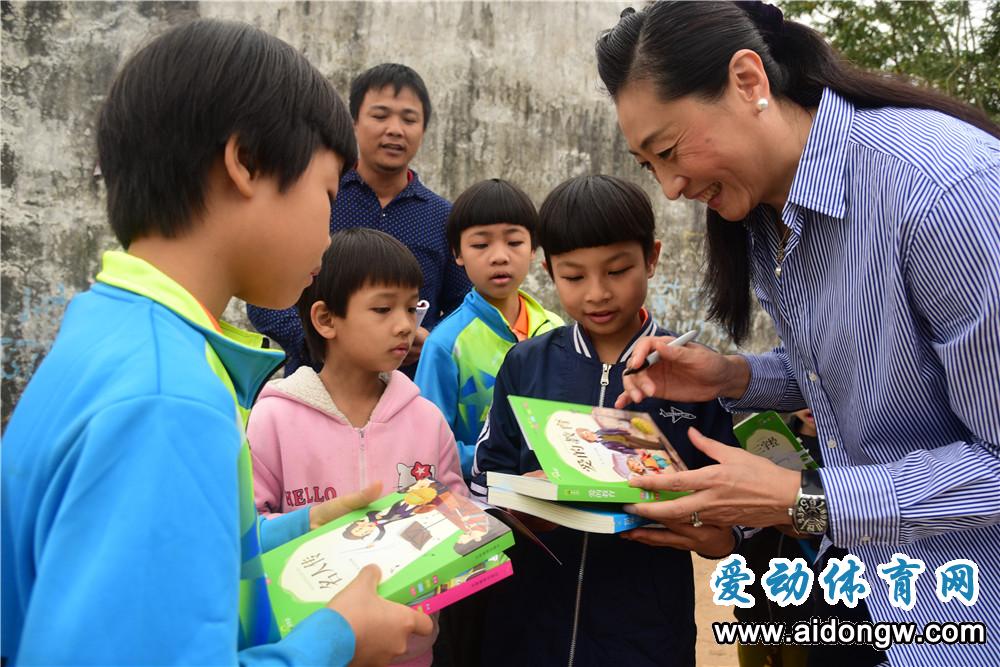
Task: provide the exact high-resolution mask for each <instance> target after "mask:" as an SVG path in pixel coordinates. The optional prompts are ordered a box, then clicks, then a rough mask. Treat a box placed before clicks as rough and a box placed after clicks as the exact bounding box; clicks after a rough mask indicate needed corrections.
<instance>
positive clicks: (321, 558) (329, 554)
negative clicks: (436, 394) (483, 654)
mask: <svg viewBox="0 0 1000 667" xmlns="http://www.w3.org/2000/svg"><path fill="white" fill-rule="evenodd" d="M513 544H514V536H513V534H512V532H511V530H510V528H509V527H507V525H506V524H504V523H503V522H501V521H499V520H498V519H496V518H495V517H493V516H491V515H489V514H487V513H486V512H484V511H483V510H482V509H481V508H480V507H477V506H476V505H475V504H473V503H472V502H471V501H470V500H468V499H467V498H465V497H463V496H459V495H456V494H454V493H452V492H451V490H449V489H448V487H446V486H444V485H443V484H441V483H439V482H437V481H435V480H432V479H429V478H427V479H422V480H419V481H418V482H416V483H415V484H413V485H412V486H410V487H409V488H408V489H407V490H406V491H404V492H402V493H393V494H390V495H388V496H385V497H383V498H380V499H379V500H376V501H375V502H374V503H372V504H371V505H369V506H368V507H366V508H363V509H360V510H356V511H354V512H351V513H349V514H346V515H344V516H342V517H340V518H339V519H335V520H334V521H331V522H330V523H328V524H327V525H325V526H322V527H320V528H317V529H316V530H312V531H310V532H308V533H306V534H305V535H302V536H301V537H298V538H297V539H294V540H291V541H289V542H287V543H286V544H283V545H281V546H280V547H278V548H276V549H272V550H271V551H268V552H266V553H264V554H263V555H262V556H261V559H262V561H263V565H264V571H265V573H266V575H267V579H268V593H269V596H270V598H271V606H272V609H273V611H274V614H275V618H276V619H277V622H278V627H279V629H280V631H281V634H282V636H284V635H286V634H287V633H288V632H289V631H290V630H291V629H292V628H293V627H294V626H295V624H296V623H298V622H299V621H301V620H302V619H304V618H305V617H306V616H308V615H309V614H311V613H312V612H313V611H315V610H317V609H319V608H321V607H323V606H325V605H326V603H327V602H329V601H330V599H331V598H332V597H333V596H334V595H336V594H337V593H339V592H340V591H341V590H342V589H343V588H344V587H345V586H347V584H349V583H350V582H351V580H353V579H354V577H355V576H357V574H358V572H360V571H361V569H362V568H363V567H365V566H366V565H368V564H370V563H375V564H376V565H378V566H379V568H380V569H381V571H382V579H381V581H380V583H379V587H378V592H379V594H380V595H381V596H382V597H384V598H385V599H387V600H391V601H393V602H399V603H402V604H411V603H413V602H414V601H415V600H417V599H418V598H420V597H423V596H424V594H425V593H426V592H427V591H430V590H432V589H433V588H435V587H437V586H439V585H440V584H441V583H442V582H447V581H449V580H450V579H452V578H453V577H456V576H458V575H460V574H461V573H463V572H465V571H466V570H470V569H472V568H474V567H475V566H477V565H478V564H480V563H483V562H484V561H487V560H488V559H489V558H491V557H492V556H495V555H497V554H499V553H501V552H503V551H504V550H505V549H508V548H509V547H510V546H512V545H513Z"/></svg>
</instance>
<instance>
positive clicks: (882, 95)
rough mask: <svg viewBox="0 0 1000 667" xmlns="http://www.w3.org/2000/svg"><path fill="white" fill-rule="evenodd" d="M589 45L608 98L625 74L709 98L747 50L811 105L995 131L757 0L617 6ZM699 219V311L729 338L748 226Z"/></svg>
mask: <svg viewBox="0 0 1000 667" xmlns="http://www.w3.org/2000/svg"><path fill="white" fill-rule="evenodd" d="M596 49H597V69H598V72H599V74H600V76H601V79H602V80H603V81H604V85H605V86H606V87H607V89H608V92H609V93H610V94H611V96H612V97H616V96H617V95H618V93H619V91H621V90H622V88H623V87H624V86H625V85H626V84H628V83H630V82H633V81H649V82H651V83H652V84H653V85H654V86H655V88H656V91H657V94H658V95H659V97H660V98H661V99H663V100H664V101H669V100H673V99H677V98H680V97H684V96H686V95H694V96H696V97H698V98H701V99H703V100H706V101H712V100H716V99H718V98H719V97H721V96H722V94H723V92H724V91H725V89H726V84H727V81H728V77H729V62H730V60H731V58H732V56H733V54H734V53H736V52H737V51H739V50H741V49H750V50H752V51H755V52H756V53H757V54H758V55H759V56H760V59H761V61H762V62H763V64H764V71H765V72H766V73H767V78H768V80H769V82H770V87H771V93H772V94H773V95H774V96H775V97H776V98H785V99H788V100H791V101H792V102H794V103H796V104H798V105H800V106H802V107H806V108H811V107H816V106H818V105H819V102H820V98H821V97H822V94H823V89H824V88H830V89H832V90H834V91H835V92H836V93H837V94H838V95H840V96H842V97H844V98H845V99H847V100H849V101H850V102H851V103H852V104H854V106H856V107H858V108H862V109H870V108H876V107H885V106H893V107H912V108H919V109H933V110H936V111H941V112H943V113H946V114H948V115H950V116H954V117H955V118H959V119H961V120H963V121H965V122H967V123H969V124H971V125H974V126H976V127H978V128H980V129H982V130H984V131H986V132H988V133H989V134H992V135H993V136H1000V128H998V127H997V125H996V124H995V123H993V122H992V121H991V120H990V119H989V117H988V116H986V114H985V113H983V112H982V111H980V110H979V109H976V108H975V107H971V106H969V105H966V104H964V103H962V102H959V101H957V100H954V99H952V98H950V97H947V96H946V95H943V94H941V93H939V92H937V91H933V90H930V89H928V88H921V87H917V86H915V85H913V84H912V83H911V82H909V81H905V80H903V79H898V78H893V77H890V76H888V75H886V74H884V73H881V72H866V71H864V70H861V69H858V68H856V67H853V66H852V65H850V64H849V63H847V62H846V61H844V60H843V59H842V58H841V57H840V56H839V55H838V54H837V52H836V51H834V49H833V48H832V47H831V46H830V45H829V44H827V43H826V41H825V40H824V39H823V37H822V36H821V35H820V34H819V33H817V32H816V31H815V30H812V29H811V28H808V27H806V26H804V25H802V24H800V23H795V22H794V21H785V20H784V18H783V17H782V15H781V11H780V10H779V9H778V8H776V7H773V6H771V5H768V4H765V3H762V2H655V3H653V4H651V5H649V6H647V7H646V8H645V9H644V10H642V11H640V12H635V11H632V10H628V9H626V10H625V11H624V12H622V15H621V20H620V21H619V22H618V25H616V26H615V27H614V28H612V29H611V30H608V31H605V32H604V33H602V34H601V36H600V37H599V38H598V40H597V45H596ZM706 222H707V243H706V246H705V248H706V251H705V255H706V257H705V259H706V265H707V266H706V274H705V292H706V293H707V294H708V295H709V297H710V298H711V300H712V304H711V307H710V309H709V316H710V317H711V318H712V319H715V320H717V321H719V322H720V323H721V324H722V325H723V326H725V327H726V329H727V330H728V331H729V333H730V335H731V336H732V337H733V340H734V341H735V342H737V343H739V342H740V341H741V340H743V338H744V337H745V336H746V334H747V333H748V331H749V328H750V307H751V295H750V280H751V264H750V258H749V241H748V233H749V232H748V230H747V228H746V226H745V224H744V225H735V224H733V223H731V222H727V221H726V220H724V219H723V218H722V217H721V216H719V214H718V213H716V212H714V211H712V210H711V209H709V210H708V212H707V216H706Z"/></svg>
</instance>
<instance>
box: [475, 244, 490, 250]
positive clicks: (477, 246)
mask: <svg viewBox="0 0 1000 667" xmlns="http://www.w3.org/2000/svg"><path fill="white" fill-rule="evenodd" d="M486 246H487V244H485V243H473V244H472V247H473V248H475V249H476V250H486Z"/></svg>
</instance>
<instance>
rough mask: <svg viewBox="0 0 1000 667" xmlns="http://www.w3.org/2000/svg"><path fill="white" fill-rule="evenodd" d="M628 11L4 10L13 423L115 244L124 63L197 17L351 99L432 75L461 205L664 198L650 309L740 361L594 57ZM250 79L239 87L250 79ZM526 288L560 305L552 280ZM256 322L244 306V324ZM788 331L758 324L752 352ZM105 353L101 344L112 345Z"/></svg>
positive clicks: (427, 169) (438, 181) (61, 6)
mask: <svg viewBox="0 0 1000 667" xmlns="http://www.w3.org/2000/svg"><path fill="white" fill-rule="evenodd" d="M622 6H624V5H623V4H622V3H620V2H618V3H593V2H591V3H556V2H544V3H541V2H539V3H489V2H421V3H364V2H354V3H316V2H302V3H259V4H258V3H217V2H212V3H204V4H201V3H148V4H133V3H89V2H83V3H70V2H44V3H23V2H13V3H6V2H5V3H4V4H3V5H2V22H3V51H2V55H3V73H2V84H3V145H2V188H3V190H2V193H3V196H2V205H3V222H2V239H0V243H2V259H3V262H2V286H0V289H2V316H3V339H2V345H3V389H2V413H3V421H4V423H6V420H7V418H8V416H9V414H10V411H11V409H12V406H13V405H14V403H15V402H16V400H17V397H18V396H19V395H20V392H21V390H22V389H23V388H24V385H25V384H26V382H27V381H28V379H29V378H30V376H31V373H32V372H33V370H34V369H35V367H36V366H37V365H38V363H39V362H40V360H41V359H42V357H43V356H44V354H45V352H46V350H47V349H48V348H49V346H50V345H51V342H52V339H53V338H54V336H55V333H56V331H57V328H58V323H59V319H60V317H61V315H62V312H63V310H64V308H65V305H66V303H67V302H68V300H69V299H70V298H72V296H73V295H74V294H75V293H77V292H79V291H80V290H84V289H86V288H87V286H88V285H89V283H90V282H91V281H92V279H93V276H94V275H95V273H96V269H97V266H98V257H99V255H100V253H101V252H102V251H103V250H105V249H108V248H112V247H114V245H115V242H114V238H113V236H112V235H111V233H110V231H109V230H108V228H107V226H106V224H105V221H104V214H103V210H104V192H103V186H102V184H101V182H100V179H99V178H95V177H94V166H95V162H96V158H95V149H94V141H93V133H94V131H93V128H94V119H95V117H96V113H97V110H98V108H99V105H100V103H101V99H102V97H103V95H104V94H105V92H106V91H107V89H108V87H109V86H110V83H111V81H112V78H113V76H114V74H115V72H116V70H117V68H118V67H119V65H120V64H121V63H122V61H123V60H124V59H125V58H126V57H127V56H128V55H129V54H130V53H131V52H132V51H134V50H135V49H136V47H137V46H139V45H141V44H142V43H143V42H144V41H145V40H147V39H149V38H150V36H151V35H155V34H156V33H158V32H159V31H162V30H163V29H164V28H166V27H168V26H170V25H174V24H176V23H179V22H183V21H186V20H189V19H191V18H194V17H197V16H206V17H217V18H232V19H240V20H244V21H248V22H250V23H253V24H255V25H258V26H260V27H261V28H263V29H265V30H268V31H270V32H272V33H274V34H276V35H278V36H280V37H281V38H283V39H285V40H286V41H288V42H289V43H291V44H293V45H294V46H295V47H297V48H299V49H301V50H302V51H303V52H304V53H305V54H306V56H307V57H308V58H309V59H310V60H311V61H312V62H313V63H315V64H316V65H317V67H319V69H320V70H321V71H322V72H324V73H325V74H326V75H328V76H329V77H330V79H331V81H333V83H334V84H335V86H336V87H337V89H338V90H339V91H341V92H342V94H344V95H345V97H346V93H347V88H348V83H349V81H350V80H351V78H352V77H353V76H355V75H356V74H358V73H359V72H360V71H362V70H363V69H365V68H367V67H370V66H371V65H374V64H377V63H380V62H386V61H397V62H404V63H406V64H409V65H410V66H412V67H414V68H415V69H416V70H417V71H419V72H420V73H421V75H422V76H423V77H424V79H425V81H426V82H427V85H428V87H429V89H430V92H431V97H432V101H433V103H434V106H435V108H434V118H433V120H432V122H431V125H430V127H429V128H428V132H427V136H426V138H425V140H424V145H423V148H422V150H421V152H420V153H419V154H418V155H417V159H416V161H415V163H414V168H415V169H416V170H417V171H419V173H420V175H421V178H422V179H423V181H424V182H425V183H426V184H428V185H429V186H430V187H431V188H432V189H434V190H436V191H437V192H440V193H441V194H442V195H444V196H446V197H448V198H454V197H455V196H457V195H458V194H459V193H460V192H461V191H462V190H463V189H464V188H465V187H466V186H468V185H470V184H471V183H473V182H475V181H477V180H479V179H482V178H487V177H493V176H498V177H503V178H508V179H511V180H513V181H515V182H517V183H519V184H521V185H522V186H523V187H524V188H525V189H526V190H527V191H528V193H529V194H530V195H531V196H532V197H533V198H534V199H535V202H536V204H540V203H541V200H542V199H543V198H544V196H545V194H546V193H547V192H548V191H549V190H550V189H551V188H552V187H553V186H555V185H556V184H557V183H559V182H560V181H562V180H564V179H565V178H568V177H570V176H574V175H577V174H584V173H599V172H603V173H613V174H617V175H620V176H624V177H627V178H631V179H634V180H636V181H637V182H639V183H641V184H642V185H643V186H644V187H645V188H646V189H647V191H648V192H649V194H650V196H651V197H652V198H653V201H654V202H655V206H656V212H657V220H658V225H659V238H660V239H662V240H663V243H664V252H663V254H662V255H661V260H660V266H659V268H658V271H657V276H656V278H655V280H654V281H653V283H652V284H651V288H650V295H649V301H648V305H649V306H650V307H651V309H652V311H653V312H654V314H655V315H656V317H657V318H659V319H660V320H661V321H662V322H664V323H666V324H667V325H668V326H671V327H674V328H676V329H678V330H686V329H689V328H694V327H696V326H700V327H702V329H703V335H702V337H701V340H702V341H704V342H706V343H708V344H713V345H717V346H720V347H722V348H727V349H728V348H731V344H730V343H729V342H728V340H727V339H726V337H725V335H724V334H722V332H721V331H720V330H719V329H718V328H717V327H715V326H713V325H710V324H709V325H706V324H704V322H703V317H704V316H703V313H704V309H703V308H702V301H701V299H700V298H699V292H698V286H699V281H700V263H701V238H702V232H703V226H704V223H703V211H702V209H701V208H700V205H697V204H692V203H688V202H685V203H670V202H668V201H666V199H665V198H664V197H663V196H662V194H661V193H660V191H659V189H658V188H657V187H656V185H655V183H654V182H653V180H652V179H651V178H649V176H648V175H646V174H644V173H642V172H641V171H640V170H639V168H638V167H637V166H636V165H635V163H634V160H633V159H632V158H631V156H629V155H628V153H627V151H626V149H625V146H624V142H623V140H622V139H621V137H620V135H619V133H618V130H617V126H616V122H615V115H614V109H613V106H612V104H611V102H610V100H609V99H608V98H607V96H606V95H605V94H604V93H603V92H602V90H601V86H600V82H599V79H598V77H597V72H596V65H595V61H594V56H593V43H594V40H595V39H596V37H597V35H598V33H599V32H600V31H601V30H602V29H604V28H607V27H610V26H611V25H613V24H614V23H615V21H616V20H617V16H618V12H619V11H620V9H621V8H622ZM234 76H238V73H235V72H234ZM526 286H527V288H528V289H529V290H530V291H532V292H534V293H537V294H538V295H539V296H540V297H541V299H542V300H543V301H544V302H545V303H548V304H550V305H556V304H557V301H556V298H555V295H554V293H553V291H552V289H551V286H550V284H549V281H548V278H547V276H546V275H545V274H544V272H543V271H542V270H541V268H540V267H535V269H534V271H533V272H532V274H531V275H530V276H529V278H528V282H527V284H526ZM227 316H228V317H229V319H230V320H235V321H237V322H243V323H245V317H244V315H243V308H242V304H238V303H233V304H231V305H230V308H229V310H228V311H227ZM772 335H773V334H772V333H771V329H770V325H769V324H768V322H767V318H766V317H765V316H762V315H760V314H758V316H757V320H756V326H755V333H754V337H753V339H752V340H751V341H750V342H749V344H748V347H749V348H752V349H762V348H764V347H766V346H767V345H768V344H770V342H771V340H772ZM95 344H99V342H98V341H95Z"/></svg>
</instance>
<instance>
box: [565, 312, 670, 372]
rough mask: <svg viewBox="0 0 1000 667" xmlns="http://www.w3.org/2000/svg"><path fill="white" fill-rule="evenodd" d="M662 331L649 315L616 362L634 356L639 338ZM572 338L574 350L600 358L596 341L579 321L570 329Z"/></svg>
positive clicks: (624, 360)
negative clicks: (594, 341) (595, 345)
mask: <svg viewBox="0 0 1000 667" xmlns="http://www.w3.org/2000/svg"><path fill="white" fill-rule="evenodd" d="M659 332H660V328H659V326H657V324H656V322H655V321H654V320H653V317H652V315H647V317H646V322H645V324H643V326H642V328H641V329H639V331H638V332H637V333H636V334H635V335H634V336H633V337H632V340H630V341H629V343H628V345H626V346H625V349H624V350H622V353H621V354H620V355H618V361H616V362H615V363H618V364H620V363H624V362H626V361H628V359H629V357H631V356H632V350H633V348H635V344H636V343H637V342H639V339H640V338H642V337H644V336H655V335H657V334H658V333H659ZM569 333H570V338H572V340H573V350H574V351H575V352H576V353H577V354H579V355H581V356H584V357H586V358H587V359H597V360H600V358H601V357H600V356H599V355H598V354H597V349H596V348H595V347H594V343H593V342H592V341H591V340H590V336H589V335H588V334H587V330H586V329H584V328H583V327H582V326H580V323H579V322H574V323H573V326H572V327H570V329H569Z"/></svg>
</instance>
